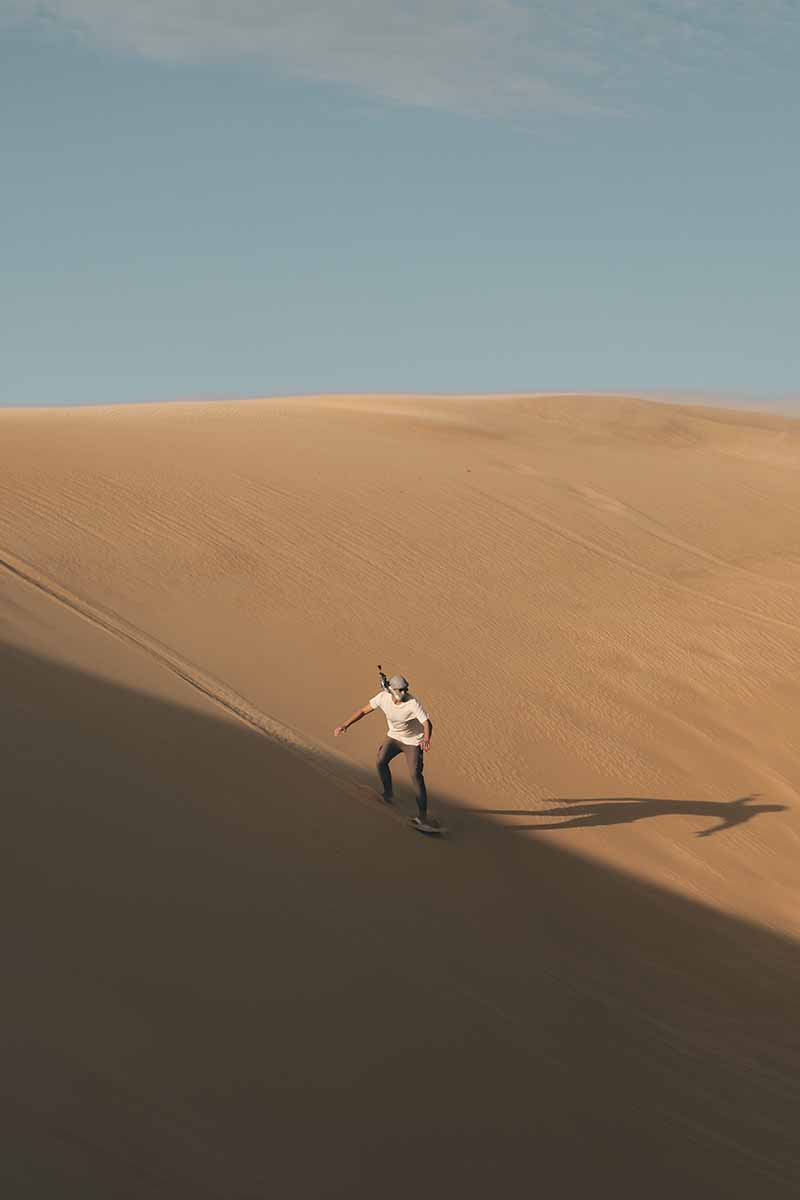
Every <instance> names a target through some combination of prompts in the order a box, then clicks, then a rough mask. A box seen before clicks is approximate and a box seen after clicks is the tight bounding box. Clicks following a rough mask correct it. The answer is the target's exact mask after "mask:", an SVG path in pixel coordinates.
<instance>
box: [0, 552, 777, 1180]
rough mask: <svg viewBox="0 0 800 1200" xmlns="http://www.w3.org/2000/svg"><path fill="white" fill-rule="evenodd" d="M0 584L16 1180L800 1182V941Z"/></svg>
mask: <svg viewBox="0 0 800 1200" xmlns="http://www.w3.org/2000/svg"><path fill="white" fill-rule="evenodd" d="M0 604H2V607H1V608H0V612H2V614H3V631H4V641H3V643H2V645H0V673H1V674H0V677H1V678H2V681H3V686H2V689H1V690H0V728H2V729H3V732H4V752H3V753H4V763H3V768H4V769H3V799H4V807H5V822H4V830H5V832H4V839H3V840H4V848H5V849H4V866H3V873H2V878H3V887H4V893H5V896H4V903H3V906H2V912H3V922H4V926H5V928H4V938H3V942H4V947H5V953H4V962H5V966H6V973H5V981H4V1021H3V1039H4V1046H3V1062H4V1069H3V1087H2V1094H3V1114H2V1121H3V1128H4V1133H5V1135H6V1139H7V1147H6V1151H5V1152H4V1154H3V1156H2V1165H1V1166H0V1179H2V1180H3V1182H4V1184H5V1186H4V1189H3V1190H4V1194H7V1195H9V1196H14V1197H15V1198H28V1197H31V1198H33V1197H36V1198H37V1200H38V1198H39V1197H41V1196H66V1195H80V1196H81V1197H85V1198H87V1200H94V1198H95V1197H97V1198H98V1200H100V1198H103V1200H105V1198H106V1197H108V1196H112V1195H113V1196H115V1197H131V1198H132V1200H140V1198H142V1197H148V1200H149V1198H150V1197H152V1198H161V1197H163V1198H164V1200H167V1198H169V1200H174V1198H175V1197H187V1198H188V1197H192V1198H194V1197H219V1198H220V1200H221V1198H222V1197H224V1198H225V1200H240V1198H242V1200H244V1198H251V1197H252V1198H256V1197H258V1198H261V1197H264V1196H267V1195H281V1196H299V1197H307V1196H308V1197H317V1196H319V1197H339V1196H357V1197H361V1196H363V1197H373V1196H386V1197H389V1198H390V1200H392V1198H395V1197H397V1198H398V1200H399V1198H400V1197H407V1196H408V1195H409V1194H414V1195H418V1196H425V1197H428V1196H430V1197H433V1196H442V1195H454V1196H461V1197H478V1196H486V1195H487V1194H493V1195H515V1194H521V1193H525V1194H527V1193H528V1192H531V1191H534V1190H537V1189H540V1188H547V1189H548V1192H550V1193H551V1194H552V1193H554V1192H555V1193H557V1194H559V1195H562V1196H578V1195H584V1194H585V1192H586V1189H587V1188H591V1189H593V1190H595V1191H596V1190H598V1189H599V1190H601V1191H603V1192H605V1191H611V1190H612V1189H613V1191H614V1193H615V1194H617V1195H619V1196H624V1197H628V1196H631V1197H633V1196H640V1195H641V1194H643V1193H645V1194H647V1195H650V1196H656V1197H661V1196H663V1197H667V1196H674V1195H676V1194H677V1195H686V1196H692V1197H694V1196H697V1197H701V1196H702V1197H720V1200H721V1198H722V1197H726V1198H729V1197H742V1198H744V1197H748V1198H750V1197H753V1196H764V1197H787V1198H788V1197H790V1196H794V1195H796V1194H797V1188H798V1185H800V1170H799V1164H798V1157H797V1143H796V1114H797V1105H798V1080H800V1042H799V1040H798V1035H797V1023H796V1014H797V1008H798V1001H799V1000H800V995H798V991H799V990H800V989H798V968H799V966H800V961H799V960H800V956H799V955H798V949H797V946H796V945H795V944H794V943H793V942H792V941H790V940H788V939H785V938H783V937H781V936H779V935H776V934H774V933H771V932H769V931H766V930H764V929H759V928H758V927H756V926H754V925H752V924H750V923H748V922H746V921H743V920H741V919H738V918H737V919H734V918H731V917H729V916H725V915H724V914H722V913H720V912H718V911H715V910H714V909H712V908H709V907H707V906H705V905H702V904H698V903H695V902H693V901H690V900H687V899H685V898H683V897H681V896H679V895H677V894H675V893H674V892H668V891H666V890H664V889H662V888H658V887H655V886H653V885H652V884H648V883H646V882H644V881H643V880H641V879H637V878H634V877H632V876H629V875H624V874H620V873H619V872H616V871H614V870H612V869H610V868H609V867H607V866H604V865H601V864H599V863H595V862H591V861H589V860H587V859H585V858H583V857H579V856H576V855H574V854H572V853H571V852H564V851H562V850H560V849H558V848H557V847H556V845H555V844H554V842H553V841H552V840H547V839H544V838H542V839H539V838H536V837H527V836H521V835H520V836H512V835H510V834H509V831H508V830H507V829H506V828H504V827H503V826H501V825H498V824H495V823H493V822H492V820H491V819H490V818H486V817H480V816H479V815H478V814H477V813H475V812H474V810H469V811H466V810H464V809H463V807H462V799H461V797H459V796H458V795H450V796H448V797H447V808H448V813H449V817H450V818H451V819H452V822H453V825H454V827H455V829H456V833H455V834H454V836H453V837H452V838H451V839H450V840H449V841H435V842H432V841H428V840H425V839H422V838H420V837H418V836H417V835H415V834H413V833H412V832H411V831H409V830H406V829H404V828H403V827H401V825H400V824H399V823H398V822H397V821H396V820H394V819H393V816H392V814H391V812H390V811H388V810H385V809H383V808H382V807H380V806H378V805H376V804H373V803H372V802H370V801H367V800H366V799H365V793H364V792H363V791H359V790H358V788H357V787H356V786H355V785H354V782H353V775H352V773H351V775H350V776H348V775H347V773H346V772H343V773H342V775H341V777H339V776H338V773H337V769H336V764H335V763H331V764H329V767H331V769H332V771H333V773H332V774H331V773H330V771H328V772H326V771H325V770H323V769H321V768H320V766H319V764H318V763H316V765H315V762H316V760H315V759H313V758H311V757H308V755H307V754H306V752H305V751H304V750H303V748H302V747H301V746H299V745H295V746H294V747H292V746H291V745H290V744H288V743H287V742H285V741H283V742H282V741H280V740H279V739H278V737H277V736H275V735H273V733H270V732H269V731H267V732H264V731H258V730H256V729H255V728H254V727H253V726H252V725H251V724H247V723H245V721H243V720H242V719H240V718H237V717H235V716H233V715H232V712H231V710H230V708H229V707H226V703H223V702H220V701H218V700H217V699H215V697H214V696H213V695H212V694H210V693H209V694H206V693H205V692H202V691H200V690H198V688H197V686H195V684H194V683H193V682H192V680H191V679H188V678H182V677H179V676H178V675H177V674H176V672H175V670H174V669H173V667H171V666H170V664H169V663H168V662H166V661H164V660H162V659H160V658H159V657H158V656H157V655H156V654H154V652H153V648H152V646H150V647H149V648H148V647H147V646H142V645H139V644H135V643H134V642H132V641H131V640H130V639H129V638H125V637H122V636H119V635H117V634H115V633H113V632H111V631H109V630H108V629H105V628H101V627H100V626H98V625H97V624H96V623H95V622H94V621H92V620H90V619H88V618H87V617H86V616H85V615H81V614H79V613H78V612H76V611H74V610H72V609H70V608H68V607H66V606H65V605H64V604H63V603H61V602H60V601H59V600H58V599H56V598H54V597H53V596H50V595H47V594H45V593H44V592H43V591H42V590H41V589H40V588H38V587H35V586H33V585H32V584H30V583H26V582H24V581H23V580H21V579H19V578H18V577H9V576H8V575H6V576H5V577H4V579H3V581H2V583H1V584H0ZM629 802H632V803H636V802H637V801H628V800H626V801H625V803H626V804H627V803H629ZM613 803H614V804H617V805H622V804H623V801H622V800H615V801H613ZM575 807H577V806H575ZM575 807H572V806H571V811H575ZM711 807H712V806H711V805H706V810H704V812H703V814H702V816H698V820H700V821H702V822H704V823H705V824H708V823H709V818H708V810H709V809H710V808H711ZM601 808H602V806H601V805H600V804H599V803H597V804H593V807H592V811H593V812H594V811H596V810H599V809H601ZM676 819H677V818H676ZM761 819H762V820H763V821H764V823H765V824H766V821H767V816H764V817H762V818H761ZM754 823H755V822H754ZM588 832H591V830H590V831H588Z"/></svg>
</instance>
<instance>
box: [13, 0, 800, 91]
mask: <svg viewBox="0 0 800 1200" xmlns="http://www.w3.org/2000/svg"><path fill="white" fill-rule="evenodd" d="M10 3H11V11H12V13H13V14H14V15H15V17H16V19H17V20H20V19H27V20H28V21H37V22H39V23H42V22H47V23H49V24H51V25H52V26H56V27H58V28H66V29H69V30H71V31H72V32H74V33H75V34H78V35H80V36H82V37H85V38H88V39H90V40H91V41H93V42H94V43H96V44H99V45H102V46H105V47H109V48H113V49H115V50H117V51H121V52H124V53H131V54H136V55H139V56H142V57H144V58H148V59H154V60H158V61H165V62H190V63H196V62H204V61H205V62H209V61H241V60H244V59H251V60H262V61H264V62H266V63H268V64H269V65H270V66H271V67H272V68H273V69H276V70H278V71H281V72H283V73H285V74H287V75H291V76H295V77H299V78H304V79H308V80H315V81H320V82H322V81H324V82H329V83H339V84H344V85H347V86H349V87H351V88H355V89H358V90H359V91H362V92H364V93H366V94H369V95H372V96H375V97H380V98H382V99H384V100H388V101H392V102H395V103H398V104H402V105H410V106H418V107H425V108H433V109H441V110H446V111H451V112H461V113H468V114H473V115H515V114H527V113H535V112H542V111H544V112H560V113H572V114H580V113H589V112H596V111H610V110H613V109H614V108H616V107H617V105H618V103H619V102H620V101H621V100H624V98H625V97H626V96H631V95H633V94H635V91H636V89H637V86H638V85H639V83H640V82H641V81H642V79H644V80H645V82H646V81H647V79H648V75H649V74H650V75H652V73H654V72H655V73H659V72H660V73H661V75H662V77H663V76H664V75H665V74H666V75H673V76H675V77H678V78H679V77H680V76H681V75H684V76H685V74H686V73H687V72H696V73H697V74H698V77H700V75H701V74H702V72H703V71H709V70H713V69H714V67H715V64H716V66H717V69H720V68H721V69H723V70H724V69H726V68H730V66H731V64H734V63H736V62H737V61H738V62H739V63H741V61H742V60H743V59H746V58H747V57H748V56H749V57H750V58H751V59H752V58H753V56H754V55H755V56H758V55H759V54H760V55H761V56H762V57H768V56H769V54H770V53H771V52H772V51H773V50H776V49H777V51H778V54H779V55H780V52H781V47H785V46H786V45H787V44H788V39H789V38H791V37H793V36H796V35H797V33H798V32H800V19H798V13H797V6H796V3H795V0H724V2H723V0H661V2H659V0H572V2H571V3H569V2H568V0H564V2H563V3H561V4H555V3H552V0H528V2H527V3H524V2H522V0H136V2H132V0H10Z"/></svg>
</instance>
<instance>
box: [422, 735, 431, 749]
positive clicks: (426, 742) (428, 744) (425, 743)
mask: <svg viewBox="0 0 800 1200" xmlns="http://www.w3.org/2000/svg"><path fill="white" fill-rule="evenodd" d="M430 748H431V739H430V738H425V740H424V741H423V743H422V749H423V750H430Z"/></svg>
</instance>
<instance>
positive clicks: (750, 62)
mask: <svg viewBox="0 0 800 1200" xmlns="http://www.w3.org/2000/svg"><path fill="white" fill-rule="evenodd" d="M2 14H3V15H2V16H0V39H2V58H1V59H0V104H1V105H2V112H3V114H4V118H5V119H4V121H3V123H2V129H1V130H0V153H2V162H3V187H2V191H1V192H0V216H1V217H2V222H3V247H4V248H3V268H2V273H1V274H0V306H1V310H0V318H1V320H0V330H1V331H2V332H0V341H1V342H2V346H1V347H0V349H2V367H1V368H0V404H5V405H10V404H47V403H50V404H52V403H73V404H74V403H100V402H109V401H118V400H126V401H133V400H165V399H170V398H173V397H186V396H215V397H220V396H242V395H265V394H270V393H273V394H274V393H298V392H316V391H336V392H341V391H418V392H424V391H441V392H455V391H473V392H479V391H490V392H491V391H541V390H550V389H552V390H557V391H569V390H587V391H610V390H616V389H620V390H626V391H649V392H662V391H668V390H675V391H683V390H686V391H690V392H701V393H703V392H708V393H742V394H748V395H752V396H754V397H761V398H763V397H771V396H779V395H781V394H783V393H791V392H793V393H795V394H797V393H798V392H800V369H799V368H800V337H798V329H797V326H798V320H797V317H798V313H799V312H800V283H799V282H798V281H799V280H800V228H799V225H800V218H799V217H798V211H799V206H798V203H797V197H798V194H800V155H798V152H797V129H798V127H800V121H799V120H798V118H799V117H800V112H799V111H798V110H799V109H800V104H799V103H798V100H799V99H800V85H799V84H798V82H797V78H796V62H797V52H798V49H800V9H799V8H798V4H797V3H796V0H758V2H756V0H725V2H722V0H713V2H712V0H662V2H660V3H659V2H657V0H650V2H648V3H644V2H643V0H573V2H569V0H562V3H561V4H559V5H556V4H554V3H547V4H545V3H527V4H523V3H516V2H512V0H427V2H424V3H423V2H422V0H405V2H403V0H369V2H365V0H214V2H212V0H139V2H138V3H136V4H130V3H129V2H127V0H126V2H123V0H49V2H48V0H44V2H43V0H4V5H3V9H2Z"/></svg>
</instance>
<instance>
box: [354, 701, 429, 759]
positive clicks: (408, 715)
mask: <svg viewBox="0 0 800 1200" xmlns="http://www.w3.org/2000/svg"><path fill="white" fill-rule="evenodd" d="M369 706H370V708H380V709H383V712H384V713H385V715H386V720H387V723H388V725H389V737H390V738H394V740H395V741H396V742H405V744H406V745H407V746H419V745H420V743H421V742H422V739H423V737H424V736H425V732H424V730H423V728H422V723H423V721H427V719H428V714H427V713H426V712H425V709H424V708H423V707H422V705H421V704H420V702H419V700H417V699H416V697H415V696H410V697H409V698H408V700H404V701H403V702H402V704H395V702H394V700H393V699H392V697H391V695H390V693H389V692H386V691H380V692H378V694H377V696H373V697H372V699H371V700H370V702H369Z"/></svg>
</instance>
